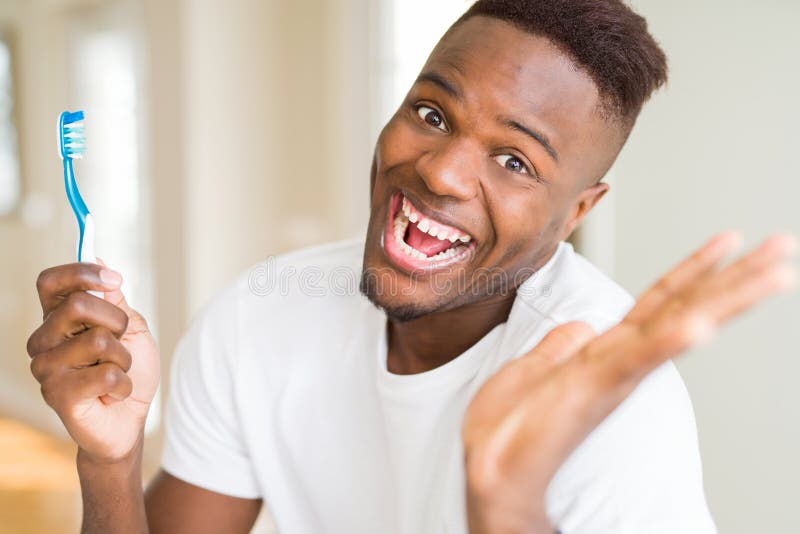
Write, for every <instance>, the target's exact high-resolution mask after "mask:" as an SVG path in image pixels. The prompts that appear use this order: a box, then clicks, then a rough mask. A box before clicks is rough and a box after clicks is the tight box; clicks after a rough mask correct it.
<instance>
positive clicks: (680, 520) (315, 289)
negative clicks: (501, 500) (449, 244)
mask: <svg viewBox="0 0 800 534" xmlns="http://www.w3.org/2000/svg"><path fill="white" fill-rule="evenodd" d="M362 253H363V245H362V244H361V243H360V242H344V243H336V244H332V245H326V246H322V247H316V248H312V249H307V250H302V251H299V252H295V253H291V254H287V255H284V256H280V257H278V258H273V259H271V260H269V261H268V262H266V263H264V264H261V265H259V266H256V267H254V268H253V269H251V270H250V271H249V272H248V273H246V274H245V275H243V276H242V277H241V278H240V279H239V280H238V282H237V283H236V284H235V285H234V286H233V287H231V288H230V289H228V290H227V291H225V292H223V293H222V294H221V295H220V296H219V297H217V298H216V299H215V300H214V301H213V302H212V303H211V304H210V305H209V306H208V307H207V308H206V309H205V311H204V312H203V313H202V314H201V316H200V317H199V318H198V319H197V320H196V321H195V322H194V324H193V326H192V328H191V329H190V330H189V332H188V333H187V334H186V336H185V337H184V339H183V340H182V341H181V343H180V345H179V347H178V350H177V353H176V357H175V361H174V364H173V368H172V374H171V380H172V382H171V393H170V396H169V400H168V406H167V415H166V447H165V451H164V456H163V460H162V465H163V467H164V469H165V470H166V471H167V472H169V473H171V474H172V475H174V476H176V477H178V478H180V479H182V480H185V481H186V482H189V483H191V484H194V485H196V486H200V487H202V488H206V489H208V490H211V491H214V492H218V493H222V494H227V495H233V496H236V497H245V498H257V497H262V498H263V499H264V502H265V505H266V506H267V507H268V508H269V510H270V511H271V513H272V515H273V517H274V520H275V522H276V524H277V526H278V529H279V531H280V532H284V533H287V534H306V533H308V534H320V533H337V534H338V533H342V534H360V533H365V534H367V533H369V534H376V533H380V534H428V533H430V534H439V533H465V532H467V526H466V513H465V502H464V471H463V466H462V450H461V442H460V438H459V429H460V425H461V421H462V418H463V414H464V411H465V409H466V406H467V405H468V403H469V400H470V399H471V398H472V396H473V395H474V393H475V391H476V390H477V389H478V388H479V387H480V386H481V384H482V383H483V382H485V380H486V379H487V378H488V377H489V376H491V375H492V374H493V373H494V372H495V371H496V370H497V369H498V368H499V367H500V366H501V365H502V364H503V363H504V362H505V361H507V360H509V359H511V358H514V357H518V356H520V355H522V354H524V353H525V352H526V351H527V350H529V349H530V348H531V347H533V346H534V345H535V344H536V343H538V342H539V340H541V338H542V337H543V336H544V335H545V334H546V333H547V332H548V331H549V330H550V329H551V328H553V327H554V326H555V325H557V324H560V323H564V322H567V321H571V320H583V321H586V322H588V323H589V324H591V325H592V326H593V327H594V328H595V330H597V331H603V330H605V329H607V328H609V327H610V326H612V325H613V324H615V323H616V322H618V321H619V319H620V318H621V317H622V315H623V314H624V313H625V312H626V311H627V310H628V309H629V308H630V306H631V305H632V303H633V299H632V298H631V297H630V295H628V294H627V293H626V292H625V291H624V290H623V289H621V288H620V287H619V286H618V285H616V284H615V283H614V282H612V281H611V280H610V279H608V278H607V277H606V276H605V275H603V274H602V273H601V272H599V271H598V270H597V269H596V268H595V267H593V266H592V265H591V264H590V263H589V262H588V261H586V260H585V259H584V258H583V257H581V256H580V255H578V254H576V253H575V252H574V251H573V249H572V247H571V246H570V245H569V244H566V243H561V244H560V245H559V247H558V250H557V251H556V253H555V254H554V255H553V257H552V258H551V259H550V260H549V261H548V262H547V264H546V265H545V266H544V267H542V268H541V269H540V270H539V272H537V273H536V274H535V275H534V276H533V277H531V278H530V279H528V280H527V281H526V282H525V283H524V284H523V286H522V287H521V288H520V289H519V291H518V295H517V297H516V300H515V302H514V305H513V307H512V310H511V313H510V316H509V318H508V321H506V322H505V323H503V324H501V325H498V326H497V327H495V328H494V329H493V330H492V331H491V332H490V333H489V334H487V335H486V336H485V337H484V338H483V339H481V340H480V341H479V342H478V343H477V344H475V345H474V346H472V347H471V348H470V349H469V350H467V351H466V352H465V353H464V354H462V355H460V356H459V357H458V358H456V359H454V360H452V361H451V362H449V363H447V364H445V365H443V366H441V367H438V368H436V369H433V370H431V371H428V372H425V373H419V374H416V375H395V374H392V373H390V372H389V371H388V370H387V367H386V316H385V315H384V314H383V312H381V311H380V310H378V309H376V308H375V307H374V306H372V304H370V303H369V302H368V301H367V299H366V298H364V297H363V296H361V295H360V294H359V292H358V280H359V273H360V268H361V260H362ZM546 505H547V512H548V515H549V517H550V519H551V521H552V523H553V525H555V526H556V527H557V528H559V529H560V530H561V531H562V532H563V533H564V534H573V533H575V534H577V533H581V534H590V533H614V534H628V533H630V534H660V533H663V534H676V533H681V534H693V533H698V534H706V533H713V532H715V528H714V524H713V521H712V520H711V517H710V514H709V512H708V508H707V506H706V502H705V497H704V493H703V480H702V469H701V465H700V457H699V454H698V446H697V435H696V431H695V421H694V415H693V411H692V406H691V403H690V401H689V397H688V395H687V392H686V389H685V387H684V385H683V382H682V381H681V379H680V377H679V375H678V373H677V371H676V370H675V368H674V366H673V365H672V363H668V364H666V365H664V366H662V367H660V368H659V369H657V370H656V371H655V372H654V373H652V374H651V375H650V376H649V377H648V378H647V379H646V380H645V381H644V382H643V383H642V384H641V385H640V386H639V388H637V389H636V391H635V392H634V393H633V394H632V395H631V396H630V397H629V398H628V399H627V400H626V401H625V402H624V403H623V404H621V405H620V406H619V407H618V408H617V410H616V411H614V412H613V413H612V414H611V415H610V416H609V417H608V418H607V419H606V420H605V421H604V422H603V423H602V424H601V425H600V426H599V427H598V428H597V429H596V430H595V431H594V432H593V433H592V434H590V435H589V437H588V438H587V439H586V440H585V441H584V442H583V443H582V444H581V445H580V446H579V447H578V448H577V449H576V450H575V452H574V453H573V454H572V455H571V456H570V457H569V458H568V460H567V461H566V462H565V463H564V464H563V466H562V467H561V468H560V470H559V471H558V472H557V474H556V476H555V477H554V479H553V480H552V482H551V484H550V486H549V488H548V491H547V500H546Z"/></svg>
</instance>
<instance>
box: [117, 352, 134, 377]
mask: <svg viewBox="0 0 800 534" xmlns="http://www.w3.org/2000/svg"><path fill="white" fill-rule="evenodd" d="M132 365H133V356H131V353H130V351H128V349H126V348H125V347H123V348H122V362H121V365H120V367H122V370H123V371H125V372H126V373H127V372H128V371H130V370H131V366H132Z"/></svg>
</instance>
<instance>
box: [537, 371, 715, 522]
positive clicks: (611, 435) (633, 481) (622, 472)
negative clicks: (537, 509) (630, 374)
mask: <svg viewBox="0 0 800 534" xmlns="http://www.w3.org/2000/svg"><path fill="white" fill-rule="evenodd" d="M547 502H548V511H549V513H550V514H551V519H553V520H554V521H555V522H556V523H557V524H558V525H559V526H560V527H561V528H563V529H564V530H565V531H573V530H578V531H583V530H582V528H584V527H586V526H587V525H593V526H600V525H606V526H607V527H609V528H610V530H613V531H615V532H625V533H627V532H631V533H633V532H643V531H648V532H654V533H655V532H665V533H666V532H698V533H711V532H714V531H715V529H714V525H713V521H712V519H711V516H710V513H709V511H708V507H707V504H706V500H705V494H704V489H703V473H702V465H701V460H700V452H699V445H698V440H697V431H696V426H695V418H694V411H693V408H692V404H691V401H690V399H689V394H688V392H687V390H686V387H685V385H684V383H683V380H682V379H681V377H680V375H679V374H678V371H677V369H676V368H675V365H674V364H673V363H672V362H667V363H666V364H664V365H662V366H661V367H659V368H658V369H656V370H655V371H654V372H653V373H652V374H651V375H650V376H648V377H647V378H646V379H645V380H644V381H643V382H642V383H641V384H640V385H639V386H638V387H637V388H636V390H635V391H634V392H633V393H632V394H631V395H630V396H629V397H628V398H627V399H626V400H625V401H624V402H623V403H622V404H620V405H619V406H618V407H617V409H616V410H615V411H614V412H613V413H612V414H611V415H609V416H608V417H607V418H606V420H605V421H603V422H602V423H601V424H600V425H599V426H598V427H597V428H596V429H595V430H594V431H593V432H592V433H591V434H590V435H589V436H588V437H587V438H586V439H585V440H584V442H583V443H581V445H580V446H579V447H578V448H577V449H576V450H575V451H574V452H573V454H572V455H571V456H570V457H569V458H568V459H567V461H566V462H564V464H563V465H562V466H561V468H560V469H559V471H558V472H557V474H556V476H555V477H554V478H553V480H552V481H551V484H550V486H549V488H548V493H547ZM592 531H595V530H592ZM596 531H604V530H602V529H600V530H596Z"/></svg>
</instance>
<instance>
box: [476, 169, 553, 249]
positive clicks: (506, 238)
mask: <svg viewBox="0 0 800 534" xmlns="http://www.w3.org/2000/svg"><path fill="white" fill-rule="evenodd" d="M512 182H513V181H512V180H494V181H493V185H492V193H491V194H487V200H488V207H489V215H490V217H491V218H492V221H493V226H494V229H495V232H496V239H497V242H498V243H502V244H504V245H505V246H516V245H517V244H519V243H521V242H525V243H530V242H531V240H538V239H540V238H541V237H542V234H543V231H544V230H545V229H546V227H547V226H548V220H549V215H550V214H549V210H548V207H549V206H548V201H547V197H546V196H545V195H544V192H543V191H541V188H542V187H544V186H542V185H541V184H537V185H526V184H524V183H512Z"/></svg>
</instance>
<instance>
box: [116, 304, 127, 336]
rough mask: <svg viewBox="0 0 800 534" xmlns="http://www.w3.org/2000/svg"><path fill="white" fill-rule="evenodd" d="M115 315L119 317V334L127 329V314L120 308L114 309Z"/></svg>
mask: <svg viewBox="0 0 800 534" xmlns="http://www.w3.org/2000/svg"><path fill="white" fill-rule="evenodd" d="M116 313H117V316H118V317H119V334H120V336H121V335H122V334H124V333H125V332H126V331H127V330H128V321H129V319H128V314H127V313H125V312H124V311H122V310H121V309H119V308H117V309H116Z"/></svg>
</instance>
